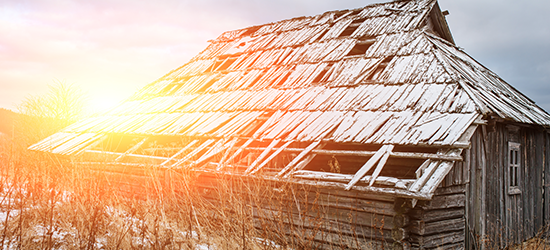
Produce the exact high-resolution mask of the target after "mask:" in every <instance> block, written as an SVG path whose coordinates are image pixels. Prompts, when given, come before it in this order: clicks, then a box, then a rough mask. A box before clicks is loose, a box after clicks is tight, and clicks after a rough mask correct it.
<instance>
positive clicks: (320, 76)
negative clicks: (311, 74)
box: [311, 63, 333, 85]
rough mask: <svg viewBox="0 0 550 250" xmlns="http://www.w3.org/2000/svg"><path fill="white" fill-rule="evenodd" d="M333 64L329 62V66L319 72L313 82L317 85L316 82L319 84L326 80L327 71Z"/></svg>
mask: <svg viewBox="0 0 550 250" xmlns="http://www.w3.org/2000/svg"><path fill="white" fill-rule="evenodd" d="M332 65H333V64H332V63H331V64H329V65H327V66H326V67H325V68H324V69H323V70H322V71H321V73H319V74H318V75H317V76H316V77H315V79H313V81H312V82H311V83H312V84H314V85H316V84H319V83H320V82H323V81H324V80H326V79H324V78H325V76H326V74H327V72H328V71H329V70H330V68H331V67H332Z"/></svg>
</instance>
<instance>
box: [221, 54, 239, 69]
mask: <svg viewBox="0 0 550 250" xmlns="http://www.w3.org/2000/svg"><path fill="white" fill-rule="evenodd" d="M237 58H238V57H229V58H227V59H225V61H223V63H221V64H220V66H218V67H217V68H215V70H216V71H223V70H227V69H228V68H229V67H230V66H231V64H233V63H234V62H235V61H237Z"/></svg>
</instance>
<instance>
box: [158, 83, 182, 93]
mask: <svg viewBox="0 0 550 250" xmlns="http://www.w3.org/2000/svg"><path fill="white" fill-rule="evenodd" d="M182 86H183V85H181V84H170V85H168V86H166V87H164V88H163V89H162V90H161V91H160V94H161V95H172V94H174V93H176V91H178V89H180V88H181V87H182Z"/></svg>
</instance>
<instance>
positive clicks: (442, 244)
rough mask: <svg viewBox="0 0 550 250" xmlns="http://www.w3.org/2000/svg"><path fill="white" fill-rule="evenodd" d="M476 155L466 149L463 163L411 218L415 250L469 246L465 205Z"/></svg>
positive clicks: (416, 207) (410, 213) (410, 231)
mask: <svg viewBox="0 0 550 250" xmlns="http://www.w3.org/2000/svg"><path fill="white" fill-rule="evenodd" d="M471 154H475V151H473V150H470V149H466V150H464V151H463V153H462V157H463V159H464V161H462V162H456V163H455V165H454V166H453V168H452V169H451V171H450V172H449V174H448V175H447V176H446V177H445V179H444V180H443V182H442V183H441V185H440V187H439V188H438V189H437V190H436V191H435V195H434V197H433V199H432V200H431V201H419V202H418V203H417V204H416V206H415V207H414V209H412V210H411V211H410V212H409V213H408V214H407V215H408V216H409V217H410V224H409V228H408V230H409V234H410V237H409V240H410V243H411V247H412V249H463V248H464V246H465V245H466V243H467V240H468V239H467V237H466V236H467V234H466V233H465V232H466V231H465V228H466V225H467V224H466V222H467V220H466V218H467V217H466V205H467V201H468V200H469V199H468V197H467V196H466V195H467V192H466V190H467V188H468V185H467V184H468V183H469V180H470V159H471V158H472V157H471Z"/></svg>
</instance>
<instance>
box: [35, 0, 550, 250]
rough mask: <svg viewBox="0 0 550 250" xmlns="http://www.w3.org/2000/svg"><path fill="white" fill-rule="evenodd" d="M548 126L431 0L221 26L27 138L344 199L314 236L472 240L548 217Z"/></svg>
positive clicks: (58, 148) (505, 235)
mask: <svg viewBox="0 0 550 250" xmlns="http://www.w3.org/2000/svg"><path fill="white" fill-rule="evenodd" d="M549 128H550V115H549V114H548V113H546V112H545V111H544V110H542V109H541V108H540V107H538V106H537V105H536V104H535V103H534V102H533V101H532V100H530V99H529V98H528V97H526V96H524V95H523V94H521V93H520V92H518V91H517V90H516V89H514V88H513V87H512V86H511V85H509V84H508V83H506V82H505V81H504V80H503V79H501V78H500V77H499V76H497V75H496V74H495V73H493V72H491V71H490V70H489V69H487V68H485V67H484V66H483V65H481V64H480V63H479V62H477V61H476V60H474V59H473V58H471V57H470V56H468V54H466V53H465V52H464V51H462V50H461V49H460V48H459V47H457V46H456V45H455V43H454V41H453V37H452V35H451V33H450V30H449V27H448V26H447V23H446V21H445V16H444V14H443V13H442V12H441V10H440V8H439V6H438V3H437V1H436V0H402V1H393V2H389V3H381V4H374V5H369V6H366V7H364V8H359V9H353V10H342V11H330V12H326V13H324V14H320V15H316V16H310V17H299V18H294V19H289V20H283V21H278V22H274V23H269V24H265V25H259V26H254V27H248V28H244V29H240V30H234V31H228V32H225V33H223V34H221V35H220V36H219V37H218V38H217V39H215V40H212V41H211V43H210V45H209V46H208V47H207V48H206V49H205V50H204V51H202V52H201V53H199V54H198V55H197V56H195V57H194V58H193V59H191V60H190V61H189V62H187V63H186V64H185V65H183V66H181V67H179V68H177V69H175V70H173V71H171V72H170V73H168V74H167V75H165V76H163V77H161V78H160V79H158V80H157V81H155V82H153V83H151V84H149V85H147V86H146V87H144V88H143V89H141V90H140V91H138V92H137V93H135V95H133V96H132V97H131V98H129V99H128V100H126V101H125V102H124V103H122V105H120V106H119V107H117V108H115V109H113V110H111V111H109V112H106V113H104V114H101V115H97V116H94V117H91V118H88V119H85V120H83V121H80V122H77V123H76V124H73V125H71V126H69V127H67V128H65V129H64V130H63V131H61V132H59V133H57V134H54V135H52V136H50V137H49V138H47V139H45V140H43V141H41V142H39V143H37V144H35V145H33V146H31V149H33V150H37V151H45V152H51V153H54V154H58V155H64V156H80V157H82V158H79V159H84V160H82V161H83V162H82V163H81V165H83V166H88V167H93V166H94V165H97V164H106V163H105V162H108V164H109V166H111V167H112V168H113V169H116V168H117V166H152V165H154V166H157V167H161V168H164V169H167V170H169V171H177V170H178V169H186V170H189V171H195V172H196V173H197V178H217V177H219V176H222V175H231V176H238V177H241V178H248V177H254V178H256V179H260V180H263V182H265V183H282V182H285V183H294V184H297V185H305V186H309V187H313V188H316V189H315V190H316V191H315V192H318V193H320V194H321V195H322V197H325V198H324V199H323V200H322V201H318V202H324V203H323V204H325V205H327V206H332V205H331V204H334V200H339V201H340V202H342V203H343V205H342V206H333V207H331V210H330V212H327V215H326V218H325V219H326V221H325V222H326V224H323V227H322V228H323V231H324V233H325V234H324V235H325V236H326V237H325V236H323V237H318V238H315V239H316V240H317V241H318V242H320V244H325V245H331V244H332V245H335V244H336V245H338V246H341V247H347V248H359V249H360V248H366V246H367V245H369V244H371V245H369V246H372V243H373V242H375V243H376V244H380V245H388V246H393V247H397V248H405V249H409V248H410V249H432V248H438V247H439V248H440V249H457V248H458V249H462V248H465V249H473V248H474V247H475V248H477V247H479V246H482V247H483V246H484V245H485V246H489V244H490V246H491V247H495V246H496V247H506V246H510V245H511V244H514V243H517V242H521V241H523V240H525V239H528V238H531V237H534V236H535V234H536V233H537V232H538V231H539V230H541V229H542V228H543V226H544V225H547V224H548V223H550V186H549V185H548V183H549V182H550V163H549V159H550V134H549V130H548V129H549ZM99 158H101V159H103V160H102V161H101V163H97V162H92V161H93V159H99ZM344 205H345V206H344ZM350 210H353V211H354V213H355V215H356V217H354V218H356V219H354V220H353V221H351V222H350V221H349V220H346V219H342V218H341V217H339V216H337V215H338V214H339V213H340V214H341V213H346V212H347V211H350ZM377 218H381V219H380V220H382V221H383V223H382V225H379V224H378V225H377V224H376V220H377ZM299 219H303V217H300V218H299ZM299 219H297V220H299ZM373 221H374V222H373ZM287 223H300V222H296V221H294V222H292V221H290V222H287ZM334 225H338V227H334ZM327 235H328V236H327ZM351 236H354V240H348V238H350V237H351ZM346 237H348V238H346ZM336 239H337V240H336ZM357 239H360V240H359V241H357ZM369 242H370V243H369Z"/></svg>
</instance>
